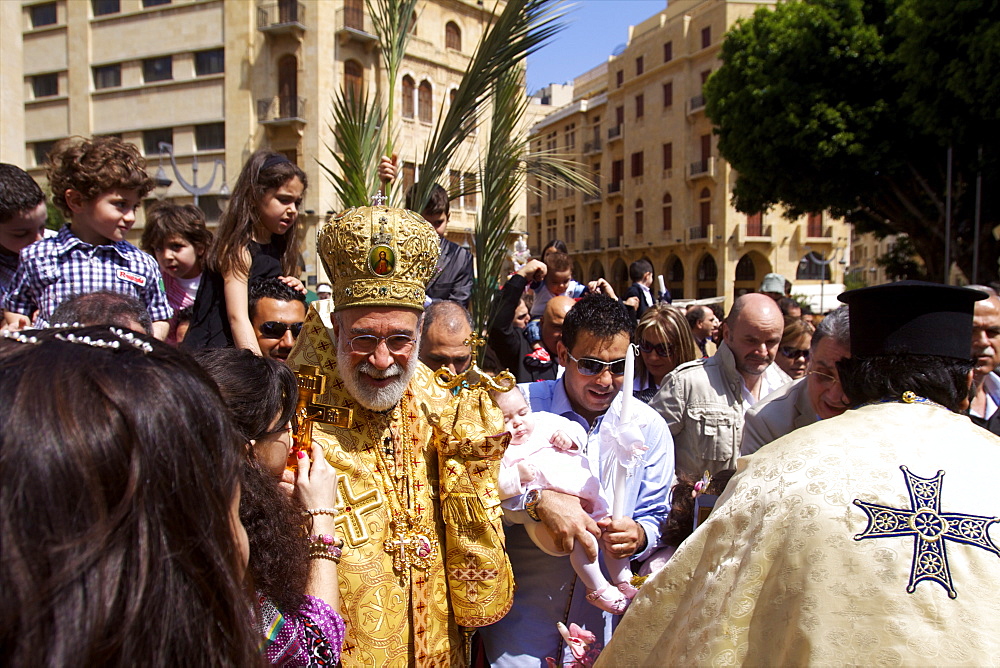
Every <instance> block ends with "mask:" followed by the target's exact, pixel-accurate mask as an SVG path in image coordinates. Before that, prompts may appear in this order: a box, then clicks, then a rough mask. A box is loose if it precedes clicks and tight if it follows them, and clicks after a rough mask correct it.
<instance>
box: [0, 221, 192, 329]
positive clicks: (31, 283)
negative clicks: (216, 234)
mask: <svg viewBox="0 0 1000 668" xmlns="http://www.w3.org/2000/svg"><path fill="white" fill-rule="evenodd" d="M101 290H108V291H110V292H118V293H121V294H126V295H131V296H133V297H136V298H138V299H139V301H141V302H143V303H144V304H145V305H146V308H147V309H148V310H149V317H150V318H151V319H152V320H153V322H156V321H158V320H168V319H169V318H170V317H171V316H172V315H173V313H174V312H173V309H171V308H170V304H169V303H168V302H167V294H166V292H165V291H164V289H163V278H162V276H161V275H160V267H159V265H157V264H156V260H155V259H153V256H152V255H149V254H147V253H144V252H142V251H141V250H139V249H138V248H136V247H135V246H133V245H132V244H130V243H128V242H127V241H116V242H115V243H112V244H101V245H99V246H94V245H91V244H88V243H87V242H85V241H83V240H81V239H80V238H78V237H77V236H76V235H74V234H73V232H72V231H71V230H70V227H69V225H65V226H63V228H62V229H61V230H59V234H57V235H56V236H54V237H51V238H48V239H42V240H41V241H36V242H35V243H33V244H31V245H30V246H28V247H27V248H25V249H24V250H22V251H21V262H20V264H19V265H18V268H17V273H16V274H15V275H14V280H13V282H12V284H11V286H10V289H9V290H8V292H7V295H6V297H5V298H4V301H3V307H4V309H5V310H7V311H12V312H14V313H21V314H23V315H26V316H28V317H29V318H30V317H31V316H32V314H33V313H34V312H35V311H36V310H37V311H38V321H37V323H36V326H37V327H46V326H48V324H49V318H50V317H51V316H52V312H53V311H55V310H56V307H57V306H59V304H60V303H62V302H64V301H66V300H67V299H69V298H70V297H75V296H77V295H83V294H90V293H92V292H100V291H101Z"/></svg>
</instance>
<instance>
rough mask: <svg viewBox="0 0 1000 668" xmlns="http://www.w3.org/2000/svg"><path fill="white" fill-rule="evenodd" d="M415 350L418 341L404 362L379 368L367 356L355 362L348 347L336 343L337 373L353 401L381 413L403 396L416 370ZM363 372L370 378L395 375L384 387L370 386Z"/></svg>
mask: <svg viewBox="0 0 1000 668" xmlns="http://www.w3.org/2000/svg"><path fill="white" fill-rule="evenodd" d="M416 350H417V345H416V344H415V345H414V354H413V355H412V356H411V357H410V359H409V361H408V362H407V364H406V366H403V365H401V364H398V363H396V362H394V363H393V364H392V366H390V367H389V368H388V369H385V370H379V369H377V368H375V366H374V365H373V364H372V363H371V362H369V361H368V360H367V359H366V360H365V361H363V362H361V363H356V362H355V360H354V356H353V355H352V353H351V351H349V350H346V349H344V348H342V347H340V346H338V347H337V367H338V368H339V369H340V377H341V379H342V380H343V381H344V385H345V386H346V387H347V391H348V393H350V395H351V396H352V397H354V399H355V401H357V402H358V403H359V404H361V405H362V406H364V407H365V408H367V409H368V410H371V411H376V412H379V413H381V412H383V411H387V410H389V409H391V408H392V407H394V406H395V405H396V404H398V403H399V400H400V399H402V398H403V392H404V391H405V390H406V386H407V385H409V384H410V380H411V379H412V378H413V374H415V373H416V372H417V365H418V364H419V363H420V359H419V358H418V357H417V355H416ZM355 364H356V366H355ZM362 375H365V376H368V377H370V378H389V377H393V378H394V379H393V381H392V382H391V383H389V384H388V385H386V386H385V387H372V386H370V385H367V384H365V383H364V381H363V379H362Z"/></svg>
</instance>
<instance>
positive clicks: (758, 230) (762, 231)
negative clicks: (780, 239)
mask: <svg viewBox="0 0 1000 668" xmlns="http://www.w3.org/2000/svg"><path fill="white" fill-rule="evenodd" d="M773 241H774V238H773V236H772V234H771V226H770V225H764V224H763V223H760V222H748V223H740V225H739V226H738V227H737V228H736V242H737V243H741V244H744V243H761V242H764V243H773Z"/></svg>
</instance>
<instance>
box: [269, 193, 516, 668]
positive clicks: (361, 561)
mask: <svg viewBox="0 0 1000 668" xmlns="http://www.w3.org/2000/svg"><path fill="white" fill-rule="evenodd" d="M318 248H319V253H320V256H321V259H322V261H323V263H324V266H325V267H326V270H327V273H328V275H329V277H330V279H331V282H332V285H333V297H332V299H333V304H334V307H333V315H332V320H331V321H329V322H328V324H330V325H332V326H331V327H327V326H326V324H324V322H323V319H322V318H321V317H320V313H319V312H318V311H317V310H316V309H315V308H313V309H311V310H310V313H309V316H308V317H307V319H306V323H305V326H304V327H303V329H302V333H301V335H300V336H299V337H298V340H297V343H296V346H295V348H294V350H293V351H292V354H291V356H290V357H289V360H288V363H289V365H290V366H291V367H292V368H293V369H298V371H299V374H300V385H302V382H303V379H306V382H307V384H308V383H311V382H312V381H311V380H309V378H310V377H311V378H312V379H313V380H316V381H319V380H322V381H323V382H322V387H321V386H320V383H318V382H317V383H316V384H315V386H314V387H313V388H312V389H313V390H314V391H315V394H314V395H310V396H311V398H310V399H309V400H308V406H307V407H305V408H303V415H304V416H306V417H307V420H308V423H309V425H310V430H309V436H310V437H311V439H312V441H313V442H315V443H319V444H320V445H321V446H322V447H323V449H324V451H325V453H326V458H327V460H328V461H329V462H330V464H331V465H332V466H333V467H334V468H336V469H337V473H338V475H337V483H336V484H337V499H338V501H337V512H338V513H339V514H338V518H337V525H338V531H337V533H338V535H339V536H341V537H343V539H344V543H345V544H344V548H343V555H342V557H341V561H340V564H339V568H338V575H339V579H340V596H341V601H343V604H342V606H343V616H344V618H345V621H346V623H347V635H346V639H345V642H344V647H343V653H342V662H343V664H344V665H345V666H354V665H357V666H407V665H412V666H439V665H440V666H449V665H452V666H453V665H463V664H464V663H465V656H464V651H463V649H464V648H463V638H462V634H461V633H460V630H459V625H458V624H457V623H456V615H458V616H459V623H461V624H463V625H466V626H478V625H481V624H484V623H490V622H491V621H495V618H499V617H500V616H502V615H503V614H504V613H505V612H506V610H507V609H508V608H509V605H510V601H509V598H510V590H511V589H512V580H511V574H510V567H509V563H508V562H507V560H506V555H505V554H504V552H503V545H502V540H503V539H502V530H501V529H500V528H499V519H498V518H499V514H500V509H499V501H498V500H495V497H496V489H495V480H496V471H497V467H498V466H499V458H500V456H502V447H499V448H494V449H495V450H497V451H496V452H494V453H492V455H493V456H492V457H491V458H483V459H477V457H479V455H482V454H483V453H481V452H478V451H476V452H473V451H474V450H476V448H475V447H473V445H474V444H473V443H472V441H475V440H476V438H475V437H472V438H464V437H463V438H456V436H455V434H456V433H461V434H469V433H472V432H476V433H479V434H499V433H500V432H503V416H502V414H501V413H500V412H499V410H498V409H496V408H495V406H492V405H489V406H487V405H485V404H484V406H485V407H484V408H483V409H482V410H480V411H478V412H475V414H474V415H473V416H472V422H473V423H474V424H473V425H472V429H471V430H470V429H469V428H468V427H469V425H468V422H469V415H468V414H467V413H468V411H465V412H464V413H463V423H462V425H463V426H462V429H458V424H459V423H458V420H457V419H456V418H455V412H456V408H455V402H456V397H454V396H453V394H452V392H450V391H449V390H448V389H447V388H445V387H443V386H442V384H441V383H439V382H438V381H436V380H435V378H434V376H433V374H432V373H431V371H430V369H428V368H427V367H426V366H424V365H423V364H421V363H420V362H419V361H418V359H417V353H418V350H417V348H418V345H419V336H420V329H421V318H422V312H423V307H424V299H425V292H424V290H425V286H426V284H427V281H428V280H429V279H430V278H431V277H432V274H433V272H434V269H435V266H436V264H437V258H438V253H439V242H438V237H437V235H436V233H435V232H434V229H433V228H432V227H431V226H430V225H429V224H427V223H426V222H425V221H424V220H423V219H422V218H420V217H419V216H418V215H417V214H415V213H413V212H411V211H405V210H402V209H395V208H390V207H385V206H371V207H356V208H352V209H349V210H347V211H345V212H343V213H341V214H339V215H336V216H334V217H332V218H331V219H330V220H329V221H328V222H327V223H326V224H325V225H324V226H323V228H322V229H321V230H320V232H319V237H318ZM448 416H451V417H450V418H449V417H448ZM299 429H300V431H301V429H302V426H301V425H300V426H299ZM497 438H498V437H496V436H494V437H491V438H488V439H485V440H482V439H481V440H482V442H486V443H489V444H496V443H497V442H498V441H497ZM508 438H509V437H508ZM499 443H500V445H501V446H503V445H505V444H506V440H504V439H503V438H500V439H499ZM449 444H450V445H449ZM449 448H450V449H449ZM465 455H469V457H465ZM445 478H451V480H450V481H449V484H448V485H445V484H444V479H445ZM452 483H457V486H456V484H452ZM446 488H447V489H457V490H460V491H462V492H464V493H463V494H457V493H456V494H455V495H454V496H455V498H454V499H450V501H452V502H457V501H459V500H460V501H461V503H462V504H464V505H463V506H462V507H463V508H466V507H467V508H471V509H472V510H471V511H469V512H465V513H464V514H463V513H454V512H452V513H449V512H442V510H443V508H455V507H458V506H455V504H454V503H450V504H449V503H447V502H448V501H449V499H447V498H446V499H445V501H444V502H443V501H442V498H441V497H442V496H445V497H447V496H448V495H447V494H443V492H444V491H445V489H446ZM458 497H462V498H461V499H459V498H458ZM470 501H471V502H472V503H471V504H470ZM484 515H488V516H489V518H490V519H495V520H496V521H495V522H492V523H491V522H489V521H487V522H480V523H479V524H478V525H476V526H472V525H473V524H475V518H477V517H478V518H480V519H481V518H482V517H484ZM456 516H462V517H465V518H467V519H468V518H471V519H469V522H470V524H469V526H460V527H455V526H449V529H448V531H446V528H445V520H446V519H447V520H448V522H449V525H452V524H454V523H455V522H453V521H452V518H453V517H456ZM477 532H479V533H477ZM486 534H490V535H489V536H488V537H487V539H486V541H485V542H486V543H488V545H487V546H486V547H485V548H482V546H481V545H480V544H479V543H482V542H483V541H480V540H478V538H476V536H480V535H486ZM455 536H462V537H463V539H464V540H466V543H464V544H462V545H460V546H458V547H457V548H456V547H454V545H455V543H456V539H455ZM446 537H447V538H446ZM470 537H472V538H471V539H470ZM480 548H482V549H480ZM456 597H458V599H456ZM459 599H460V600H459ZM470 606H471V608H470ZM469 609H473V610H477V611H481V614H479V615H478V617H476V618H477V619H478V620H479V622H478V623H476V622H470V621H465V619H467V616H466V617H463V615H462V614H459V613H460V611H461V610H469ZM474 617H475V615H474Z"/></svg>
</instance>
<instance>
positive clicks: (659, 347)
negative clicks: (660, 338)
mask: <svg viewBox="0 0 1000 668" xmlns="http://www.w3.org/2000/svg"><path fill="white" fill-rule="evenodd" d="M639 350H641V351H642V352H644V353H647V354H649V353H652V352H655V353H656V354H657V355H659V356H660V357H673V355H674V347H673V346H672V345H670V344H669V343H650V342H649V341H647V340H646V339H639Z"/></svg>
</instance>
